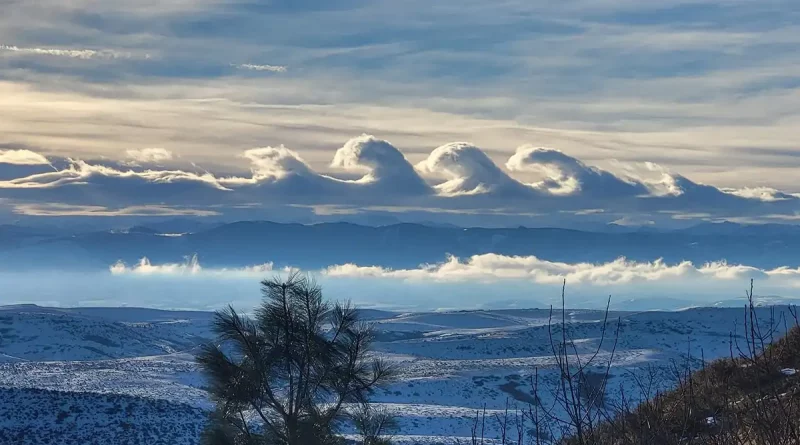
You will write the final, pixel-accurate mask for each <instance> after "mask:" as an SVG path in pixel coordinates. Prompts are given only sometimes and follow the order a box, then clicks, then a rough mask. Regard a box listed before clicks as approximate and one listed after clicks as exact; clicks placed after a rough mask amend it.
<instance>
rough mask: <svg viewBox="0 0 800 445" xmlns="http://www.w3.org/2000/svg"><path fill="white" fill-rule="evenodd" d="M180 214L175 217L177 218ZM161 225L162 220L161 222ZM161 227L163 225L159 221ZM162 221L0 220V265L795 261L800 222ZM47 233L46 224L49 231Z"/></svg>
mask: <svg viewBox="0 0 800 445" xmlns="http://www.w3.org/2000/svg"><path fill="white" fill-rule="evenodd" d="M181 225H182V226H183V227H186V228H188V226H189V224H188V223H185V222H180V221H177V222H176V223H175V224H174V226H176V227H174V228H177V226H181ZM167 226H169V224H168V225H167ZM164 228H167V227H164ZM195 229H197V231H194V232H191V231H189V232H179V231H172V230H169V231H166V230H163V228H162V227H158V228H153V227H149V226H137V227H134V228H131V229H128V230H107V231H94V232H87V233H75V234H69V235H64V234H63V233H59V232H58V231H53V232H47V231H46V230H45V229H38V228H37V229H26V228H24V227H19V226H0V267H3V268H4V270H12V271H13V270H23V269H25V270H31V269H32V268H33V269H35V268H58V269H64V270H75V269H78V270H80V269H97V268H107V267H108V266H109V265H111V264H113V263H114V262H116V261H118V260H122V261H125V262H127V263H133V262H136V261H138V260H139V259H140V258H142V257H145V256H146V257H148V258H149V259H150V260H151V261H152V262H154V263H162V262H180V261H183V259H184V257H186V256H189V255H193V254H197V255H198V257H199V259H200V261H201V263H202V264H203V265H204V266H225V267H237V266H248V265H253V264H261V263H264V262H268V261H272V262H274V263H275V265H276V266H287V265H289V266H294V267H301V268H320V267H325V266H329V265H332V264H342V263H356V264H360V265H382V266H387V267H396V268H397V267H415V266H417V265H419V264H421V263H436V262H441V261H443V260H444V259H445V257H446V255H447V254H451V255H455V256H458V257H462V258H464V257H469V256H470V255H476V254H483V253H497V254H504V255H536V256H538V257H540V258H543V259H547V260H552V261H563V262H570V263H574V262H605V261H612V260H614V259H616V258H618V257H621V256H624V257H626V258H628V259H630V260H637V261H652V260H656V259H658V258H663V259H664V261H666V262H668V263H676V262H679V261H683V260H689V261H692V262H694V263H695V264H703V263H705V262H710V261H721V260H726V261H728V262H729V263H736V264H748V265H752V266H758V267H764V268H773V267H778V266H784V265H785V266H793V267H796V266H797V265H798V264H800V228H798V227H796V226H782V225H768V226H747V225H738V224H731V223H725V224H703V225H700V226H695V227H693V228H690V229H681V230H673V231H659V230H654V229H647V228H645V229H641V228H640V229H631V230H623V229H622V228H619V229H618V230H612V231H602V232H600V231H582V230H572V229H560V228H526V227H518V228H458V227H446V226H438V227H432V226H425V225H419V224H408V223H404V224H393V225H386V226H379V227H374V226H362V225H356V224H351V223H323V224H314V225H302V224H284V223H274V222H268V221H241V222H235V223H229V224H222V225H209V226H208V227H204V226H201V225H198V226H195ZM48 233H49V234H48Z"/></svg>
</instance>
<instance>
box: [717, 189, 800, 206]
mask: <svg viewBox="0 0 800 445" xmlns="http://www.w3.org/2000/svg"><path fill="white" fill-rule="evenodd" d="M721 190H722V191H723V192H725V193H729V194H731V195H735V196H739V197H741V198H747V199H755V200H759V201H765V202H775V201H785V200H787V199H793V198H797V197H798V195H797V194H787V193H784V192H781V191H780V190H777V189H774V188H772V187H744V188H741V189H730V188H725V189H721Z"/></svg>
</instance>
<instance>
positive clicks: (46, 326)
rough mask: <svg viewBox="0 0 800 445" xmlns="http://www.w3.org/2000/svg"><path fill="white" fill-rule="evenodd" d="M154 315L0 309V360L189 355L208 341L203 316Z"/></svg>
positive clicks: (24, 307)
mask: <svg viewBox="0 0 800 445" xmlns="http://www.w3.org/2000/svg"><path fill="white" fill-rule="evenodd" d="M129 311H130V313H128V312H129ZM158 314H161V315H163V312H162V311H149V310H144V311H143V310H139V309H122V310H116V311H108V310H106V312H105V313H104V312H103V311H102V310H100V309H95V310H91V309H89V310H86V309H66V310H65V309H54V308H41V307H38V306H33V305H20V306H5V307H0V354H2V355H0V361H53V360H101V359H110V358H111V359H113V358H123V357H139V356H149V355H160V354H168V353H173V352H178V351H184V350H189V349H191V348H193V347H195V346H197V345H198V344H199V343H201V342H203V341H205V340H206V339H207V338H208V336H209V334H208V321H209V320H210V314H209V313H195V314H202V316H195V317H194V318H187V317H185V313H182V312H177V313H174V314H173V317H171V318H167V319H164V318H159V317H157V316H156V315H158ZM190 314H191V313H190ZM148 315H150V316H148ZM182 315H183V317H182Z"/></svg>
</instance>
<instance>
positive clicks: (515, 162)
mask: <svg viewBox="0 0 800 445" xmlns="http://www.w3.org/2000/svg"><path fill="white" fill-rule="evenodd" d="M506 168H508V170H510V171H512V172H514V171H516V172H530V171H532V172H536V173H540V174H542V175H544V177H545V179H544V180H542V181H541V182H538V183H536V184H531V185H532V186H533V187H534V188H536V189H540V190H544V191H546V192H547V193H550V194H553V195H572V194H577V193H584V194H589V195H593V196H599V195H605V196H610V197H613V198H619V197H621V196H635V195H644V194H647V193H648V190H647V188H646V187H645V186H644V185H643V184H642V183H639V182H635V181H628V180H625V179H622V178H620V177H617V176H615V175H614V174H612V173H609V172H607V171H604V170H601V169H599V168H597V167H591V166H588V165H586V164H584V163H583V162H581V161H580V160H578V159H576V158H574V157H572V156H569V155H567V154H565V153H563V152H561V151H560V150H556V149H553V148H544V147H535V146H532V145H525V146H522V147H519V148H517V151H516V153H514V155H513V156H511V158H509V160H508V162H507V163H506Z"/></svg>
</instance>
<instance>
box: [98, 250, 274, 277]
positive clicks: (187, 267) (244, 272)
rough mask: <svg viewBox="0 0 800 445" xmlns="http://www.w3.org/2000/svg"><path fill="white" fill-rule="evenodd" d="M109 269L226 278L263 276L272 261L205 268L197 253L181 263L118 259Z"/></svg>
mask: <svg viewBox="0 0 800 445" xmlns="http://www.w3.org/2000/svg"><path fill="white" fill-rule="evenodd" d="M109 270H110V271H111V273H112V274H114V275H134V276H140V275H142V276H153V275H167V276H176V275H177V276H212V277H228V278H238V277H241V278H245V277H255V278H263V276H264V274H265V273H267V272H272V271H273V270H274V269H273V265H272V263H264V264H259V265H256V266H249V267H242V268H234V269H231V268H220V269H206V268H203V267H202V266H201V265H200V261H198V259H197V255H192V256H189V257H186V259H185V261H184V262H182V263H167V264H155V265H154V264H152V263H151V262H150V260H149V259H147V257H145V258H142V259H141V260H139V262H138V263H137V264H134V265H132V266H128V265H126V264H125V263H123V262H122V261H118V262H117V263H115V264H113V265H112V266H111V267H109Z"/></svg>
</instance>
